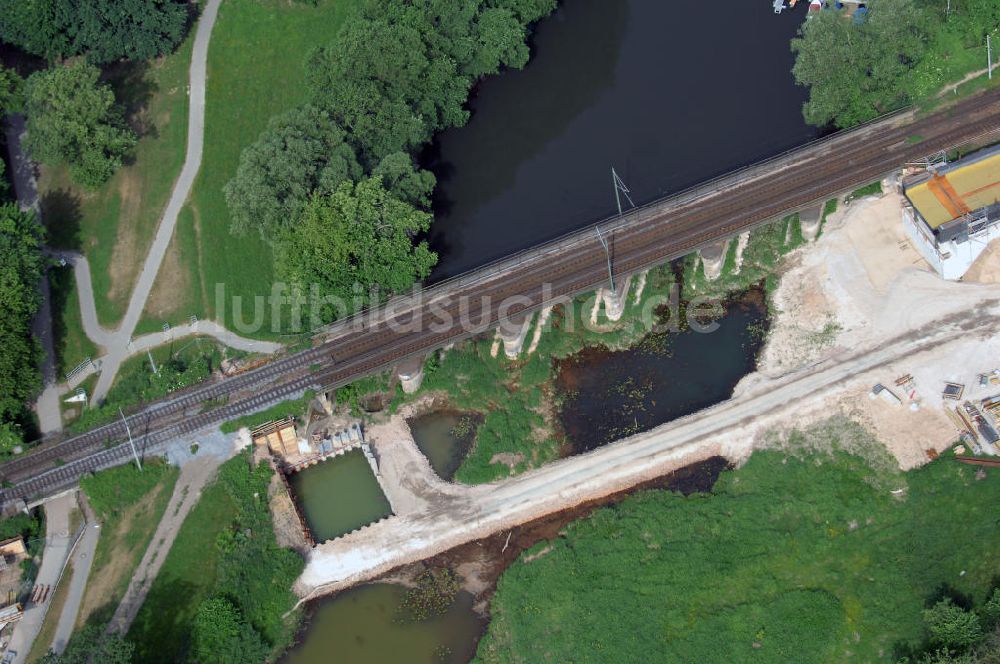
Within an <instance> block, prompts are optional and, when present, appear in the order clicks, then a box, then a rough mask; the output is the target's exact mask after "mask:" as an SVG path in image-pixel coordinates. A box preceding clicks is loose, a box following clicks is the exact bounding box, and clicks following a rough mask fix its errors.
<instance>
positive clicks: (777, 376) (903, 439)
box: [297, 195, 1000, 597]
mask: <svg viewBox="0 0 1000 664" xmlns="http://www.w3.org/2000/svg"><path fill="white" fill-rule="evenodd" d="M887 199H888V200H889V202H891V199H889V197H888V195H887V196H886V198H883V199H871V200H872V201H876V200H877V201H885V200H887ZM872 205H874V203H870V202H869V203H866V201H864V200H862V201H857V202H855V203H853V204H852V205H851V206H850V208H849V209H848V212H847V213H845V214H844V215H843V216H842V217H840V221H842V222H843V223H842V226H838V223H839V222H838V219H832V220H828V225H827V228H826V229H825V230H824V232H823V235H822V237H821V238H820V240H819V242H818V243H816V244H813V245H807V247H816V249H813V248H805V249H800V250H799V253H798V254H792V260H793V261H795V260H801V261H807V262H808V261H812V260H814V259H812V258H806V256H809V255H811V254H813V253H814V252H824V253H823V254H822V255H823V256H824V261H825V262H826V263H827V264H828V265H829V269H830V273H829V274H826V273H822V275H820V274H819V273H815V272H814V273H813V276H812V277H811V279H812V281H805V280H804V278H802V279H800V278H796V279H791V278H789V276H790V275H791V274H792V271H793V270H794V269H795V267H794V266H795V265H796V264H795V263H794V262H793V263H791V264H790V265H791V266H792V267H790V269H789V270H788V272H787V273H786V275H785V279H784V280H783V283H790V282H793V281H801V283H802V287H803V288H812V289H815V290H817V291H822V290H823V289H824V288H826V287H829V288H830V289H832V290H833V291H836V292H841V291H843V294H842V306H841V307H840V308H838V309H837V313H836V315H837V319H836V320H835V321H834V322H835V323H836V324H837V325H839V326H840V327H841V328H843V329H844V330H845V331H850V335H852V336H841V333H839V332H838V333H837V334H836V335H831V336H832V337H833V339H832V341H831V343H830V344H829V345H828V346H824V347H822V348H819V349H818V350H816V351H815V352H812V353H811V354H806V355H805V356H804V358H803V359H801V360H800V361H798V362H796V363H786V364H784V365H776V364H775V361H774V360H773V357H775V356H780V355H781V343H782V342H781V339H782V336H781V335H782V331H781V326H782V321H781V318H782V316H783V315H785V316H787V313H779V314H778V320H777V322H776V327H775V331H774V332H773V333H772V334H771V335H770V337H769V340H768V344H769V346H770V347H771V350H770V351H766V352H770V353H771V357H772V359H771V360H769V361H764V362H762V365H761V367H760V370H758V371H757V372H756V373H754V374H752V375H750V376H748V377H746V378H744V379H743V380H742V381H741V382H740V384H739V385H738V386H737V388H736V390H735V394H734V396H733V398H732V399H730V400H729V401H726V402H724V403H721V404H718V405H716V406H713V407H711V408H708V409H706V410H704V411H701V412H699V413H697V414H695V415H691V416H688V417H684V418H681V419H680V420H675V421H673V422H670V423H668V424H666V425H663V426H660V427H658V428H657V429H655V430H653V431H650V432H647V433H644V434H640V435H637V436H633V437H631V438H629V439H626V440H623V441H619V442H617V443H614V444H612V445H608V446H604V447H601V448H599V449H597V450H594V451H593V452H591V453H589V454H586V455H582V456H577V457H572V458H568V459H563V460H560V461H556V462H552V463H549V464H545V465H543V466H541V467H540V468H536V469H534V470H531V471H527V472H525V473H524V474H522V475H519V476H516V477H514V478H511V479H507V480H504V481H500V482H494V483H493V484H489V485H484V486H476V487H469V488H464V487H456V486H454V485H449V486H448V496H447V497H446V499H444V500H442V501H440V502H436V503H434V506H433V507H432V508H425V509H419V510H416V511H414V512H412V513H410V514H407V515H404V516H400V517H394V518H391V519H388V520H386V521H384V522H382V523H380V524H377V525H376V526H374V527H372V528H369V529H368V530H367V531H366V532H365V533H364V535H363V536H361V537H350V536H349V537H345V538H342V539H340V540H335V541H333V542H328V543H325V544H323V545H320V546H319V547H317V548H316V549H315V550H314V551H313V553H312V554H311V555H310V559H309V561H308V564H307V567H306V571H305V573H304V574H303V576H302V577H301V578H300V579H299V582H298V587H297V589H298V592H299V593H300V595H301V596H303V597H312V596H318V595H321V594H323V593H326V592H332V591H335V590H337V589H339V588H344V587H349V586H350V585H353V584H354V583H357V582H360V581H363V580H367V579H371V578H375V577H377V576H379V575H380V574H382V573H384V572H386V571H388V570H389V569H392V568H395V567H399V566H401V565H403V564H406V563H410V562H416V561H418V560H422V559H424V558H427V557H429V556H432V555H436V554H438V553H441V552H443V551H445V550H448V549H450V548H453V547H455V546H457V545H460V544H462V543H465V542H468V541H473V540H476V539H480V538H482V537H485V536H488V535H490V534H492V533H495V532H501V531H505V530H509V529H510V528H511V527H513V526H514V525H516V524H518V523H524V522H527V521H531V520H534V519H536V518H539V517H541V516H544V515H546V514H552V513H555V512H558V511H560V510H564V509H569V508H572V507H574V506H576V505H578V504H580V503H581V502H584V501H587V500H592V499H597V498H600V497H603V496H606V495H608V494H611V493H614V492H615V491H617V490H621V489H625V488H627V487H629V486H634V485H635V484H637V483H639V482H643V481H646V480H649V479H652V478H654V477H657V476H659V475H662V474H664V473H666V472H668V471H669V470H672V469H675V468H678V467H680V466H683V465H686V464H687V463H690V462H691V461H692V460H697V458H707V457H708V456H712V455H717V454H721V455H724V456H726V457H727V458H729V459H730V460H733V461H737V462H739V461H742V460H744V459H746V458H748V457H749V455H750V454H751V452H752V451H753V450H754V449H755V447H757V446H758V445H759V444H760V442H761V440H762V439H763V436H765V435H766V434H768V433H769V432H773V431H782V430H787V429H789V428H790V427H795V426H806V425H808V424H809V423H811V422H816V421H820V420H823V419H826V418H829V417H831V416H832V415H835V414H838V413H842V414H845V415H847V416H848V417H852V416H858V415H859V414H860V415H865V414H866V413H867V414H869V416H870V417H871V423H870V426H871V427H873V430H874V432H875V433H876V434H877V435H883V434H884V435H886V436H887V438H886V440H884V441H883V442H884V443H885V444H886V445H887V446H888V447H889V448H890V449H891V450H892V451H893V452H894V453H895V454H896V456H897V459H899V460H900V463H901V465H903V467H910V466H912V465H914V464H915V463H917V462H918V461H922V460H924V459H926V458H927V456H928V450H931V451H932V452H930V453H931V454H934V453H937V452H939V451H941V450H943V449H944V448H946V447H947V446H948V445H949V444H950V443H951V442H953V440H954V436H955V433H954V429H953V428H948V427H947V426H943V425H941V421H942V419H943V418H944V417H945V416H944V414H943V402H942V399H941V396H940V393H939V389H940V387H939V386H940V382H939V381H942V380H948V379H950V377H951V376H965V377H966V378H965V380H966V381H967V382H968V380H969V379H970V378H971V377H972V376H974V375H975V374H976V373H977V372H980V371H983V370H986V369H988V368H990V367H987V366H986V365H987V364H989V362H990V361H991V358H994V357H996V356H997V355H1000V340H998V339H1000V337H998V334H997V332H998V327H1000V322H998V321H1000V318H998V315H997V314H998V311H997V310H998V307H1000V290H998V289H997V287H995V286H992V285H984V284H964V283H949V282H943V281H940V280H939V279H938V278H937V277H936V276H934V275H933V274H931V273H930V272H929V271H927V270H926V269H923V268H920V267H916V266H913V265H908V264H907V265H905V266H904V265H901V264H902V263H905V260H900V261H897V263H893V264H890V265H889V266H888V267H887V266H885V265H884V264H883V263H880V262H878V261H874V262H871V263H870V264H866V263H865V262H864V261H863V260H862V259H861V258H859V257H858V255H856V254H857V251H856V249H855V247H854V245H853V244H852V243H851V242H848V241H845V240H844V237H845V236H846V237H847V238H850V234H851V232H853V230H857V231H860V230H861V229H862V228H864V230H865V232H866V235H865V237H874V238H876V239H875V240H871V241H872V242H882V244H883V245H886V242H885V241H881V240H878V232H879V231H878V230H877V229H878V228H881V229H883V230H884V232H887V233H888V232H892V226H891V225H892V224H898V223H899V222H898V220H899V216H898V208H896V209H894V208H893V207H892V206H891V205H889V203H884V204H883V207H878V208H871V207H870V206H872ZM873 209H875V210H878V214H877V215H876V216H877V221H878V224H879V225H878V226H877V227H872V226H871V224H873V223H874V221H873V218H872V217H870V216H866V215H863V214H861V213H863V212H864V211H866V210H869V211H871V210H873ZM887 246H888V247H890V248H892V247H895V248H896V249H895V250H896V251H899V252H904V250H906V248H905V247H900V246H899V245H896V244H888V245H887ZM904 259H905V256H904ZM820 262H823V261H820ZM842 265H843V266H846V267H843V268H842ZM852 265H853V266H854V267H853V268H851V266H852ZM893 266H895V267H893ZM848 268H850V269H848ZM897 268H898V269H897ZM893 270H895V272H894V271H893ZM840 274H842V275H843V278H844V279H846V280H847V283H842V282H841V281H838V275H840ZM828 277H829V280H827V278H828ZM852 279H853V280H854V282H856V283H854V282H852ZM879 284H886V285H885V286H884V289H885V290H884V294H883V293H880V292H879V290H878V288H877V286H878V285H879ZM794 285H795V284H794V283H793V284H792V286H787V288H792V287H794ZM783 287H786V286H782V287H779V289H778V292H777V293H776V295H775V300H776V302H779V303H783V302H786V300H785V299H783V292H782V290H781V288H783ZM784 295H785V296H787V292H786V293H785V294H784ZM931 298H933V300H934V302H935V304H934V305H933V306H928V305H927V302H928V300H929V299H931ZM784 306H785V307H786V309H787V308H788V306H789V305H787V303H786V304H785V305H784ZM841 309H842V311H841ZM782 311H785V309H783V310H782ZM855 321H856V323H855ZM865 321H867V322H865ZM824 324H825V323H824ZM855 325H856V327H855ZM553 336H555V335H553ZM786 336H787V334H786ZM543 338H544V337H543ZM768 362H770V364H769V363H768ZM775 366H777V368H775ZM906 373H911V374H912V375H914V376H916V377H917V379H918V391H919V394H920V398H921V408H920V410H919V411H917V412H916V413H914V412H912V411H909V410H906V409H903V408H899V409H898V411H899V412H895V411H893V410H892V407H891V406H889V405H888V404H886V403H884V402H882V401H877V402H872V401H870V400H869V399H868V396H867V394H868V392H869V391H870V390H871V387H872V385H874V384H875V383H878V382H883V383H891V382H892V381H893V380H894V379H895V378H896V377H897V376H901V375H904V374H906ZM887 411H888V412H887ZM862 419H863V418H862ZM900 420H905V421H906V422H907V424H908V426H909V427H911V428H910V429H908V430H907V431H906V433H904V434H900V433H898V432H894V429H893V426H894V423H898V422H899V421H900ZM410 444H412V443H410ZM414 447H415V446H414ZM428 468H429V466H428Z"/></svg>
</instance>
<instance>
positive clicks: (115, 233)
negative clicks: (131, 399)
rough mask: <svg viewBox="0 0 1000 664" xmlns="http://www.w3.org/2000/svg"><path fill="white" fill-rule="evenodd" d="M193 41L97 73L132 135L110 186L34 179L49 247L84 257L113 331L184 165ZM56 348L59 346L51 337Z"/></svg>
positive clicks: (54, 172)
mask: <svg viewBox="0 0 1000 664" xmlns="http://www.w3.org/2000/svg"><path fill="white" fill-rule="evenodd" d="M193 34H194V30H193V29H192V30H191V34H189V35H188V37H187V38H186V39H185V41H184V42H183V43H182V44H181V45H180V46H179V47H178V49H177V51H175V52H174V53H172V54H170V55H168V56H165V57H162V58H159V59H157V60H154V61H152V62H150V63H144V62H139V63H119V64H114V65H110V66H108V67H106V68H105V70H104V78H105V80H107V81H108V82H109V83H110V84H111V86H112V88H113V89H114V92H115V97H116V98H117V100H118V102H119V103H120V104H121V105H122V106H123V107H124V108H125V109H126V115H127V117H128V119H129V122H130V124H131V125H132V126H133V127H134V128H135V129H136V130H137V132H138V134H139V136H140V139H139V143H138V145H137V146H136V150H135V154H134V158H133V159H132V160H131V161H130V162H129V163H128V164H127V165H126V166H125V167H123V168H122V169H121V170H119V171H118V173H116V174H115V176H114V177H113V178H111V180H109V181H108V182H107V183H106V184H105V185H104V186H103V187H101V188H100V189H97V190H94V191H91V190H88V189H85V188H84V187H81V186H78V185H76V184H74V183H73V182H72V181H71V180H70V177H69V170H68V169H67V168H65V167H44V168H43V169H42V172H41V177H40V179H39V183H38V186H39V195H40V197H41V202H42V220H43V222H44V223H45V226H46V228H47V230H48V234H49V244H50V245H52V246H54V247H57V248H60V249H70V250H73V251H79V252H82V253H83V254H84V255H86V256H87V259H88V261H89V262H90V269H91V279H92V281H93V284H94V296H95V300H96V301H95V304H96V308H97V315H98V318H99V319H100V322H101V323H102V324H103V325H104V326H106V327H115V326H117V325H118V323H119V321H120V320H121V318H122V316H124V315H125V309H126V308H127V307H128V301H129V297H130V296H131V294H132V288H133V287H134V285H135V281H136V279H137V278H138V275H139V272H140V270H141V269H142V263H143V261H144V260H145V258H146V253H147V251H148V250H149V246H150V244H151V243H152V240H153V235H154V234H155V232H156V227H157V225H158V224H159V221H160V218H161V216H162V214H163V210H164V208H165V207H166V204H167V199H168V198H169V197H170V192H171V190H172V189H173V185H174V180H175V179H176V178H177V175H178V174H179V173H180V170H181V165H182V164H183V163H184V153H185V143H186V137H187V125H188V117H187V113H188V96H187V84H188V69H189V67H190V64H191V45H192V41H193ZM63 281H71V280H63ZM62 287H64V288H65V287H67V284H65V283H64V284H62ZM57 299H59V298H58V297H57ZM61 301H62V303H63V306H64V307H74V308H76V309H77V310H78V309H79V302H78V301H77V299H76V297H75V295H74V296H73V297H69V294H66V295H64V296H63V297H62V298H61ZM55 315H56V316H57V317H58V316H60V315H63V314H60V313H58V312H56V313H55ZM67 315H69V316H72V315H73V314H72V313H68V314H67ZM67 331H68V332H73V330H72V329H68V330H67ZM56 342H57V343H63V340H61V339H59V338H57V339H56ZM64 343H65V344H66V345H67V348H66V356H67V357H71V356H73V355H74V353H73V352H72V350H73V348H72V347H73V346H74V345H79V344H80V342H79V341H77V340H73V339H67V340H65V342H64ZM69 368H72V367H69Z"/></svg>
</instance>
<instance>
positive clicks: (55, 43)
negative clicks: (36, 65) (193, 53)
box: [0, 0, 190, 63]
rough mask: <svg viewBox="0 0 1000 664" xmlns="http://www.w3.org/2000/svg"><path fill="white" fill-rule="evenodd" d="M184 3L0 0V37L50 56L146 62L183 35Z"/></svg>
mask: <svg viewBox="0 0 1000 664" xmlns="http://www.w3.org/2000/svg"><path fill="white" fill-rule="evenodd" d="M189 7H190V5H189V4H188V3H187V2H181V1H179V0H0V39H2V40H3V41H6V42H10V43H11V44H14V45H16V46H18V47H20V48H22V49H24V50H25V51H27V52H28V53H32V54H34V55H38V56H41V57H44V58H48V59H50V60H54V59H57V58H65V57H69V56H73V55H80V54H86V55H87V56H88V57H89V58H90V59H91V60H92V61H93V62H98V63H101V62H111V61H114V60H119V59H122V58H128V59H133V60H148V59H150V58H154V57H156V56H158V55H162V54H163V53H167V52H169V51H171V50H173V48H174V47H175V46H177V44H179V43H180V41H181V39H183V38H184V34H185V32H186V30H187V25H188V18H189Z"/></svg>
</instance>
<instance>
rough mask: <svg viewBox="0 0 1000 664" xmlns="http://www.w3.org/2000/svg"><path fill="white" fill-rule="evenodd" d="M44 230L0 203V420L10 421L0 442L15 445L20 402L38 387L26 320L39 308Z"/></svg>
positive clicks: (30, 217)
mask: <svg viewBox="0 0 1000 664" xmlns="http://www.w3.org/2000/svg"><path fill="white" fill-rule="evenodd" d="M42 241H43V231H42V227H41V225H40V224H39V223H38V222H37V221H36V220H35V215H34V213H32V212H22V211H21V210H20V209H19V208H18V207H17V205H15V204H13V203H7V204H5V205H0V256H3V260H2V261H0V311H2V312H3V315H2V316H0V348H2V349H3V352H2V353H0V423H6V424H8V425H10V426H9V427H7V428H6V429H5V430H4V432H3V436H2V439H3V442H4V444H5V445H7V446H9V445H10V444H11V443H14V444H16V440H15V439H14V434H17V433H19V432H18V430H17V427H16V423H17V422H18V421H20V420H21V419H22V418H23V415H24V412H25V403H26V402H27V401H28V400H29V399H30V398H31V397H33V396H34V395H35V392H36V391H37V390H38V388H39V386H40V385H41V377H40V374H39V371H38V367H37V359H38V352H39V350H38V347H37V345H36V344H35V342H34V341H33V340H32V338H31V319H32V317H33V316H34V315H35V312H36V311H37V310H38V305H39V297H40V296H39V294H38V282H39V280H40V279H41V278H42V274H43V273H44V259H43V257H42Z"/></svg>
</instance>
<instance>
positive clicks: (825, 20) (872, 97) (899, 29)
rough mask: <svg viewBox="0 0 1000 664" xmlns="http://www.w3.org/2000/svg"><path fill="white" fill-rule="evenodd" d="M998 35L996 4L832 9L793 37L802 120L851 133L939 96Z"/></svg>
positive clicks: (917, 1) (955, 0) (917, 2)
mask: <svg viewBox="0 0 1000 664" xmlns="http://www.w3.org/2000/svg"><path fill="white" fill-rule="evenodd" d="M829 4H832V3H829ZM998 31H1000V2H997V1H996V0H951V2H949V3H941V2H935V1H934V0H871V2H869V3H868V13H867V15H865V16H862V17H857V16H856V17H854V18H849V17H847V16H846V15H845V14H844V13H843V12H841V11H834V10H832V9H830V8H829V7H828V8H827V10H825V11H822V12H820V13H819V15H818V16H816V17H814V18H813V19H812V20H811V21H808V22H806V23H805V24H804V25H803V26H802V29H801V31H800V34H799V38H798V39H794V40H792V50H793V51H795V52H796V61H795V67H794V68H793V73H794V74H795V78H796V80H797V81H798V82H799V83H801V84H803V85H807V86H809V101H808V102H807V103H806V104H805V107H804V109H803V111H804V114H805V118H806V120H807V121H808V122H809V123H810V124H814V125H817V126H826V125H834V126H836V127H839V128H846V127H850V126H853V125H856V124H859V123H861V122H864V121H866V120H870V119H872V118H874V117H876V116H878V115H880V114H882V113H886V112H888V111H892V110H895V109H897V108H899V107H901V106H904V105H907V104H910V103H913V102H917V101H920V100H921V99H926V98H930V97H934V96H936V95H938V94H939V93H940V92H941V91H942V90H943V89H944V86H946V85H947V84H949V83H953V82H955V81H956V80H957V79H959V78H961V77H962V76H964V75H965V74H966V73H968V72H971V71H975V70H978V69H980V68H981V67H983V66H984V65H985V58H986V35H987V34H990V33H992V34H993V35H994V37H996V36H997V33H998Z"/></svg>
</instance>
